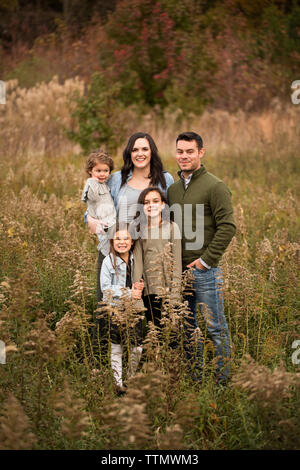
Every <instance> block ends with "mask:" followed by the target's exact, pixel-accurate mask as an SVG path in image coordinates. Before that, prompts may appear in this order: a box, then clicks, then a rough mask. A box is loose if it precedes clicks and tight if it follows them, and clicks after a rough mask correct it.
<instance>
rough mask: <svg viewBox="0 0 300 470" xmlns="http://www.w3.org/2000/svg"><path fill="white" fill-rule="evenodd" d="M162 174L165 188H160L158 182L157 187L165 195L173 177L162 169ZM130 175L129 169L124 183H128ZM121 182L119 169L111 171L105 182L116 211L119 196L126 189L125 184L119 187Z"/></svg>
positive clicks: (172, 181)
mask: <svg viewBox="0 0 300 470" xmlns="http://www.w3.org/2000/svg"><path fill="white" fill-rule="evenodd" d="M163 174H164V177H165V180H166V188H165V189H164V188H162V187H161V185H160V184H158V187H159V189H161V190H162V191H163V192H164V194H165V195H166V196H167V191H168V188H169V186H171V184H173V183H174V179H173V176H172V175H170V173H168V172H167V171H164V172H163ZM131 177H132V171H131V170H130V172H129V174H128V177H127V180H126V183H128V181H129V180H130V178H131ZM121 182H122V175H121V171H120V170H119V171H116V173H113V174H112V175H111V177H110V178H109V180H108V182H107V184H108V187H109V188H110V194H111V197H112V198H113V200H114V203H115V207H116V210H117V212H118V209H119V201H120V198H121V197H122V196H123V195H124V192H125V189H126V185H125V184H124V186H122V188H121Z"/></svg>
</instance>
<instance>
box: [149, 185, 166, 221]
mask: <svg viewBox="0 0 300 470" xmlns="http://www.w3.org/2000/svg"><path fill="white" fill-rule="evenodd" d="M164 207H165V203H164V202H163V201H162V200H161V196H160V194H159V193H158V192H157V191H150V192H149V193H148V194H146V196H145V199H144V213H145V215H146V216H147V217H157V216H159V215H160V214H161V212H162V210H163V208H164Z"/></svg>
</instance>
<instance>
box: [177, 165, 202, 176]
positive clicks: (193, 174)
mask: <svg viewBox="0 0 300 470" xmlns="http://www.w3.org/2000/svg"><path fill="white" fill-rule="evenodd" d="M206 172H207V170H206V168H205V166H204V165H203V163H202V164H201V166H200V168H198V170H195V171H193V173H192V178H191V180H193V179H194V178H196V177H197V176H199V175H202V174H204V173H206ZM177 174H178V176H179V178H181V170H180V171H178V172H177Z"/></svg>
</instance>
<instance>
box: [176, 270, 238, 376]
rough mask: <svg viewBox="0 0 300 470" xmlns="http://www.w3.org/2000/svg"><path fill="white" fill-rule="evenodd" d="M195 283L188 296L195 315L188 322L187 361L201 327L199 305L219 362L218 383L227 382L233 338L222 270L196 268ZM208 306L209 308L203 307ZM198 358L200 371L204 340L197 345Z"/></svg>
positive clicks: (186, 323) (186, 337)
mask: <svg viewBox="0 0 300 470" xmlns="http://www.w3.org/2000/svg"><path fill="white" fill-rule="evenodd" d="M193 274H194V282H193V290H192V292H191V295H187V296H186V300H188V302H189V308H190V310H191V311H192V315H190V316H189V317H187V318H186V321H185V350H186V354H187V359H188V360H192V353H191V343H192V342H193V336H192V335H193V333H195V328H197V327H198V322H197V315H196V313H197V305H198V304H200V311H201V314H202V316H203V319H204V322H205V325H206V328H207V332H208V335H209V336H210V338H211V339H212V341H213V345H214V350H215V357H216V362H217V370H216V375H217V379H218V381H220V382H222V381H225V380H226V379H228V378H229V377H230V366H229V358H230V336H229V330H228V326H227V322H226V318H225V314H224V304H223V298H222V292H221V285H222V282H223V281H222V272H221V270H220V269H219V268H211V269H207V270H204V271H202V270H200V269H198V268H194V271H193ZM203 304H206V306H207V307H208V308H206V307H205V306H203ZM197 346H198V347H197V351H196V358H197V366H198V368H199V370H200V371H201V369H202V365H203V339H201V338H200V339H199V341H198V344H197Z"/></svg>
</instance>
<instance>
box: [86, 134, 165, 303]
mask: <svg viewBox="0 0 300 470" xmlns="http://www.w3.org/2000/svg"><path fill="white" fill-rule="evenodd" d="M123 161H124V164H123V166H122V168H121V170H119V171H117V172H116V173H113V174H112V175H111V178H110V179H109V180H108V182H107V184H108V186H109V188H110V192H111V196H112V198H113V200H114V204H115V207H116V210H117V218H118V220H119V221H121V222H122V221H123V222H126V223H129V222H131V221H132V219H133V218H134V216H135V214H136V209H137V202H138V198H139V195H140V194H141V192H142V191H143V190H144V189H146V188H148V187H149V186H157V187H158V188H159V189H161V190H162V191H163V193H164V194H165V195H166V194H167V190H168V187H169V186H170V185H171V184H172V183H174V179H173V177H172V176H171V175H170V173H168V172H167V171H164V169H163V164H162V161H161V158H160V156H159V154H158V150H157V147H156V145H155V142H154V140H153V139H152V137H151V136H150V135H149V134H146V133H144V132H137V133H135V134H133V135H132V136H131V137H130V138H129V140H128V143H127V146H126V148H125V150H124V152H123ZM87 222H88V225H89V228H90V229H91V231H92V232H93V233H96V230H97V224H98V221H97V220H96V219H93V218H92V217H90V216H87ZM103 258H104V257H103V255H102V253H101V252H99V256H98V268H97V299H98V302H99V301H100V300H101V298H102V293H101V290H100V281H99V279H100V270H101V265H102V261H103Z"/></svg>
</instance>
